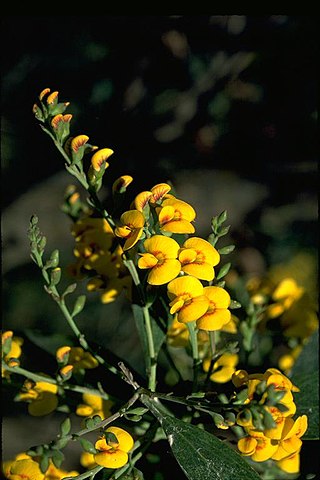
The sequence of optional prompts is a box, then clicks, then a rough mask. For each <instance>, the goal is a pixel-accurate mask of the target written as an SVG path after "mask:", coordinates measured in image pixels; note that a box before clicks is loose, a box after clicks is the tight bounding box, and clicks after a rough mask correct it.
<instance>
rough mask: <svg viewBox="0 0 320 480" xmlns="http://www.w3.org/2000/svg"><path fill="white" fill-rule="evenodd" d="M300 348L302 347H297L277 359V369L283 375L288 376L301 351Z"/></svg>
mask: <svg viewBox="0 0 320 480" xmlns="http://www.w3.org/2000/svg"><path fill="white" fill-rule="evenodd" d="M302 347H303V345H297V346H296V347H295V348H293V349H292V350H291V351H290V352H289V353H285V354H284V355H281V357H280V358H279V360H278V365H279V368H280V370H282V371H283V372H284V373H285V374H288V372H290V370H291V368H292V367H293V365H294V363H295V361H296V360H297V358H298V356H299V355H300V353H301V351H302Z"/></svg>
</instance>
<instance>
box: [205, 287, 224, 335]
mask: <svg viewBox="0 0 320 480" xmlns="http://www.w3.org/2000/svg"><path fill="white" fill-rule="evenodd" d="M203 293H204V295H205V296H206V297H207V298H208V301H209V306H208V309H207V311H206V312H205V313H204V314H203V315H201V316H200V317H199V318H198V320H197V327H198V328H201V329H202V330H208V331H214V330H220V329H221V327H223V326H224V325H226V324H227V323H228V322H230V320H231V312H230V310H228V307H229V305H230V295H229V293H228V292H227V291H226V290H224V289H223V288H221V287H204V289H203Z"/></svg>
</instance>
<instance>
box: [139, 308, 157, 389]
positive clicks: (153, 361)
mask: <svg viewBox="0 0 320 480" xmlns="http://www.w3.org/2000/svg"><path fill="white" fill-rule="evenodd" d="M142 310H143V316H144V324H145V328H146V334H147V344H148V355H149V359H148V360H149V361H150V366H149V368H148V378H149V383H148V388H149V389H150V390H151V391H152V392H154V391H155V388H156V372H157V358H156V353H155V349H154V341H153V334H152V327H151V319H150V314H149V308H148V307H147V306H144V307H142Z"/></svg>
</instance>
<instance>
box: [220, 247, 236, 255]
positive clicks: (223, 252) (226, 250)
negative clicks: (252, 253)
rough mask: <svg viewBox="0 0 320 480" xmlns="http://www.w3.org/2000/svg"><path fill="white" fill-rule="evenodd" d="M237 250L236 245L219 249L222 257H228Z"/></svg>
mask: <svg viewBox="0 0 320 480" xmlns="http://www.w3.org/2000/svg"><path fill="white" fill-rule="evenodd" d="M234 249H235V245H226V246H225V247H222V248H219V249H218V252H219V253H220V255H228V254H229V253H231V252H233V250H234Z"/></svg>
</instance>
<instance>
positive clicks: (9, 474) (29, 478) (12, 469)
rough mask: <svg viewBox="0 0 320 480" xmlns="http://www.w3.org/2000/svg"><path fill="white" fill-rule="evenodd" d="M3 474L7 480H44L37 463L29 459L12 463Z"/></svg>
mask: <svg viewBox="0 0 320 480" xmlns="http://www.w3.org/2000/svg"><path fill="white" fill-rule="evenodd" d="M5 474H6V478H7V479H8V480H44V478H45V476H44V473H42V472H41V470H40V466H39V463H38V462H35V461H34V460H32V459H31V458H24V459H21V460H15V461H13V462H12V463H10V466H9V467H8V469H7V470H6V471H5Z"/></svg>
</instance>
